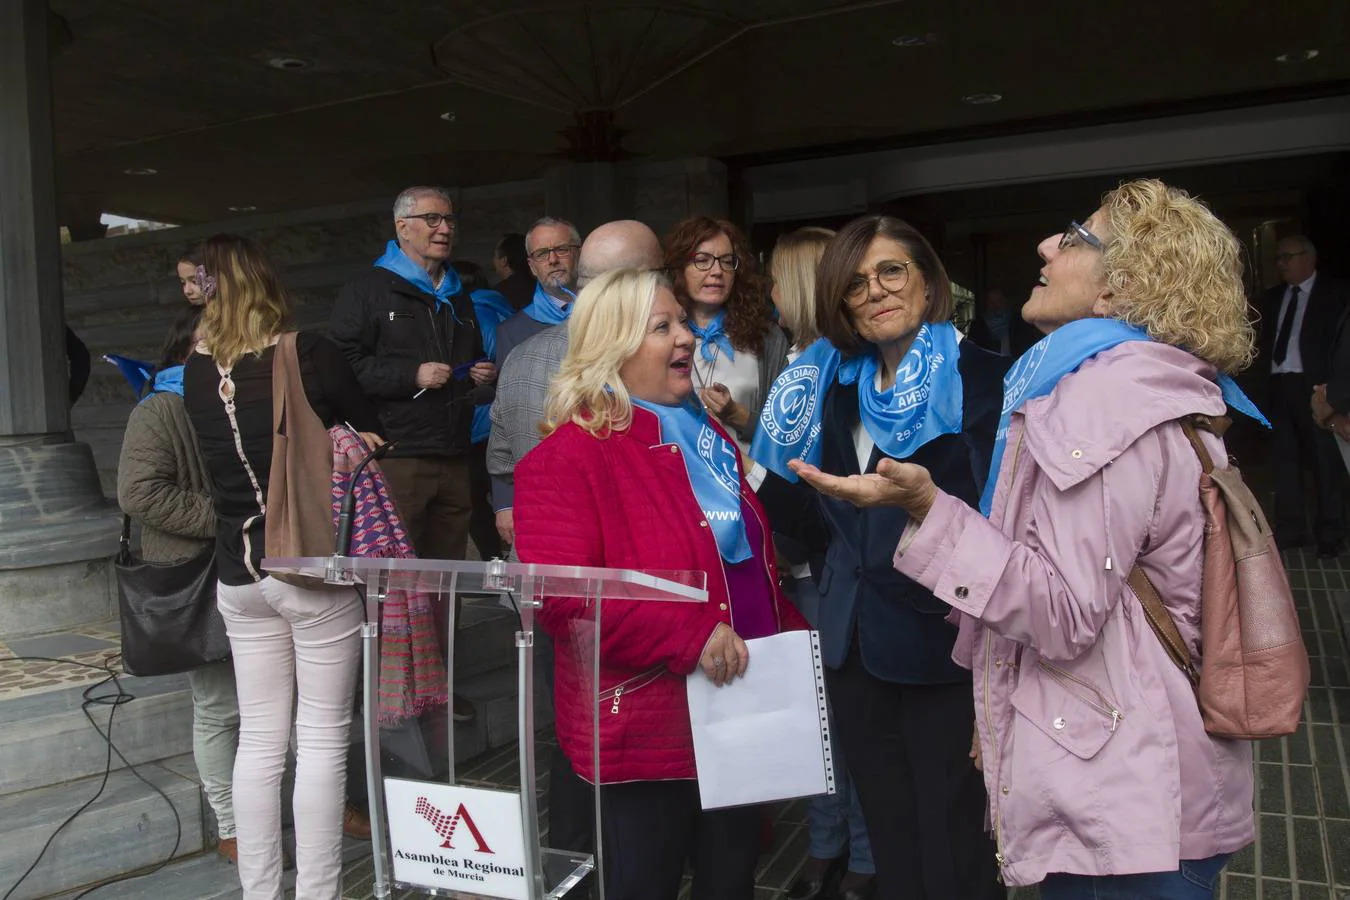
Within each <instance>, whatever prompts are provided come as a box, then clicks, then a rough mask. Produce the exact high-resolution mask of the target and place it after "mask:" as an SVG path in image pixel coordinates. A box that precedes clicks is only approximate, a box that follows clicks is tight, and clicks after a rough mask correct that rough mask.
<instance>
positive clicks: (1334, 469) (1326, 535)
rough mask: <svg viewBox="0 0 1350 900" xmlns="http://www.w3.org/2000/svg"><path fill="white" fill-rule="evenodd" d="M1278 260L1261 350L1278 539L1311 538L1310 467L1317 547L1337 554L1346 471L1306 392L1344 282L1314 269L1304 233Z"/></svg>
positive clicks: (1327, 348) (1331, 331) (1321, 372)
mask: <svg viewBox="0 0 1350 900" xmlns="http://www.w3.org/2000/svg"><path fill="white" fill-rule="evenodd" d="M1275 262H1276V264H1277V266H1278V267H1279V270H1280V280H1281V284H1279V285H1277V286H1276V287H1273V288H1271V289H1270V290H1269V291H1267V292H1266V293H1265V296H1264V297H1263V302H1262V308H1261V314H1262V334H1261V355H1262V357H1263V358H1264V359H1265V360H1266V361H1267V362H1268V364H1269V366H1270V420H1271V424H1272V425H1273V426H1274V430H1273V434H1272V437H1273V440H1274V454H1273V466H1272V468H1273V469H1274V474H1275V540H1276V542H1277V543H1278V544H1279V545H1280V547H1281V549H1287V548H1291V547H1300V546H1303V545H1305V544H1306V543H1308V537H1309V535H1308V527H1307V526H1308V522H1307V511H1306V509H1305V501H1304V493H1303V473H1304V471H1305V470H1306V469H1311V470H1312V473H1313V478H1314V481H1313V485H1314V494H1313V496H1314V497H1315V498H1316V502H1317V507H1316V514H1315V516H1314V522H1313V529H1314V531H1313V537H1314V539H1315V542H1316V547H1317V555H1318V556H1321V557H1324V558H1329V557H1333V556H1335V555H1336V554H1337V552H1338V551H1339V549H1340V546H1341V542H1342V539H1343V538H1344V509H1343V505H1344V497H1343V496H1342V486H1343V483H1344V478H1345V473H1344V469H1343V468H1342V465H1341V460H1340V454H1339V453H1338V451H1337V449H1336V444H1335V440H1334V439H1333V438H1332V436H1331V435H1329V434H1327V433H1326V432H1325V431H1322V430H1320V429H1318V428H1317V426H1316V423H1315V422H1314V421H1313V416H1312V411H1311V410H1310V409H1309V398H1311V396H1312V394H1313V389H1314V388H1315V387H1316V386H1317V385H1321V384H1325V383H1326V382H1327V378H1328V374H1329V371H1330V369H1331V356H1332V343H1333V341H1334V340H1335V337H1336V325H1337V323H1338V322H1339V321H1340V318H1341V314H1342V313H1343V312H1344V311H1345V308H1346V302H1347V299H1348V298H1347V296H1346V295H1347V291H1346V286H1345V284H1344V283H1343V282H1339V281H1337V280H1336V279H1333V278H1328V277H1326V276H1324V275H1320V274H1318V272H1317V250H1316V249H1315V248H1314V247H1313V244H1312V241H1310V240H1308V239H1307V238H1306V237H1303V236H1301V235H1293V236H1290V237H1287V238H1284V239H1282V240H1281V241H1280V242H1279V244H1278V245H1277V247H1276V255H1275Z"/></svg>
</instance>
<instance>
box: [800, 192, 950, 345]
mask: <svg viewBox="0 0 1350 900" xmlns="http://www.w3.org/2000/svg"><path fill="white" fill-rule="evenodd" d="M879 237H884V238H890V239H891V240H893V241H898V242H899V243H900V244H902V245H903V246H904V248H905V250H907V251H908V252H909V257H910V259H911V260H913V261H914V265H916V266H917V267H918V269H919V271H920V272H922V273H923V277H924V281H926V282H927V283H928V286H929V287H930V288H932V291H933V293H932V296H931V297H930V298H929V299H928V312H927V314H926V315H925V316H924V320H925V321H928V322H945V321H947V320H948V319H950V318H951V317H952V282H951V279H949V278H948V277H947V269H946V267H944V266H943V265H942V260H941V259H939V258H938V255H937V252H936V251H935V250H934V249H933V245H932V244H930V243H928V240H927V239H926V238H925V237H924V236H923V235H922V234H920V233H919V230H918V229H917V228H915V227H914V226H913V225H910V224H909V223H908V222H906V221H904V220H903V219H898V218H896V217H895V216H887V215H879V214H874V215H869V216H863V217H861V218H858V219H854V220H853V221H852V222H849V223H848V224H847V225H845V226H844V227H843V228H841V229H839V233H838V234H836V235H835V236H834V239H833V240H832V241H830V243H829V244H828V245H827V246H826V247H825V255H824V256H822V257H821V258H820V268H819V269H818V270H817V273H816V324H817V325H819V326H820V333H821V334H822V335H824V336H825V337H827V338H829V339H830V343H831V344H834V346H835V348H836V349H838V350H839V352H840V353H843V354H844V355H846V356H847V355H852V354H855V353H858V352H860V351H861V350H862V349H863V344H864V341H863V340H862V339H861V338H860V337H858V333H857V332H856V331H855V330H854V328H853V321H852V319H851V318H850V317H849V311H848V301H847V300H846V299H845V298H844V293H845V291H847V289H848V283H849V281H850V280H851V279H852V278H853V276H854V275H856V274H857V272H858V266H859V265H860V264H861V263H862V260H863V257H864V256H866V255H867V248H868V247H870V246H871V245H872V241H873V240H875V239H876V238H879Z"/></svg>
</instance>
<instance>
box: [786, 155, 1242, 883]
mask: <svg viewBox="0 0 1350 900" xmlns="http://www.w3.org/2000/svg"><path fill="white" fill-rule="evenodd" d="M1038 250H1039V253H1040V255H1041V258H1042V259H1044V260H1045V266H1044V267H1043V268H1042V269H1041V278H1040V284H1039V285H1038V286H1037V287H1036V288H1035V289H1034V290H1033V291H1032V295H1031V299H1030V300H1028V301H1027V304H1026V306H1025V308H1024V309H1023V313H1022V315H1023V317H1024V318H1025V319H1026V320H1027V321H1028V322H1031V323H1032V324H1034V325H1036V326H1037V327H1039V328H1040V329H1041V330H1042V331H1044V332H1046V334H1047V336H1046V337H1045V338H1043V339H1042V340H1041V341H1040V342H1039V343H1038V344H1036V345H1035V346H1034V347H1032V349H1031V350H1030V351H1028V352H1027V353H1026V354H1025V355H1024V356H1023V357H1022V358H1021V359H1020V360H1018V362H1017V363H1016V365H1014V366H1013V369H1012V370H1011V371H1010V372H1009V373H1008V376H1007V378H1006V380H1005V382H1004V385H1005V395H1004V402H1003V418H1002V421H1001V423H1000V426H999V433H998V437H997V443H996V446H995V457H994V459H995V462H994V467H993V469H992V470H991V472H990V476H989V481H988V483H987V485H986V487H985V492H984V498H983V500H982V503H981V511H982V513H983V515H982V514H981V512H976V511H975V510H973V509H970V508H969V507H968V506H966V505H965V504H963V503H961V502H960V501H959V500H956V499H954V498H952V497H950V496H948V495H946V494H945V493H943V492H942V491H940V490H938V489H937V488H936V487H935V486H934V484H933V482H932V480H931V479H930V478H929V476H928V473H927V472H926V471H925V470H924V469H922V468H920V467H918V466H912V465H905V464H901V463H894V462H891V463H887V464H886V465H884V466H882V467H878V472H877V473H876V474H873V475H867V476H854V477H852V478H849V479H841V478H832V477H829V476H822V475H820V474H819V473H818V472H816V471H814V470H811V469H810V468H809V467H800V471H799V474H801V475H802V476H803V477H804V478H805V479H806V480H808V481H810V482H811V483H812V484H814V485H815V486H816V487H817V488H818V489H820V490H822V491H824V492H827V493H830V494H833V495H836V496H843V497H846V498H847V499H850V500H852V501H853V502H854V503H857V504H858V505H862V506H868V505H894V506H900V507H902V508H904V509H906V510H907V511H908V512H909V514H910V517H911V518H910V521H911V524H910V526H909V527H908V528H907V529H906V531H905V533H904V534H903V535H902V537H901V540H900V543H899V547H898V548H897V550H896V553H895V567H896V568H897V569H898V570H899V571H901V572H902V573H904V574H906V575H908V576H910V577H911V578H913V579H915V580H916V581H918V582H919V583H921V584H923V585H925V586H927V587H929V588H930V589H932V590H933V592H934V593H935V594H936V595H937V596H938V597H940V598H941V599H942V600H944V601H946V602H947V603H948V604H950V605H951V606H952V607H954V608H955V610H956V614H955V619H956V620H958V621H959V625H960V634H959V637H958V638H957V642H956V647H955V650H954V652H953V657H954V658H955V659H956V661H957V662H959V663H960V664H962V665H964V666H966V667H968V668H971V669H973V670H974V672H975V722H976V731H977V743H976V746H975V747H974V748H972V754H973V755H975V756H976V757H977V759H978V760H979V761H981V762H982V765H983V770H984V776H985V783H986V786H987V788H988V794H989V803H990V805H989V822H990V823H991V826H992V828H993V832H994V837H995V839H996V840H997V844H998V862H999V866H1000V868H1001V870H1002V874H1003V877H1004V880H1005V881H1006V882H1007V883H1008V884H1012V885H1028V884H1035V883H1040V886H1041V887H1040V892H1041V897H1043V898H1044V900H1076V898H1085V897H1106V896H1109V897H1112V898H1119V900H1134V898H1150V900H1183V898H1184V900H1191V898H1194V900H1200V898H1210V897H1212V896H1213V892H1214V887H1215V885H1216V884H1217V883H1218V879H1219V873H1220V871H1221V870H1222V869H1223V866H1224V865H1225V863H1226V862H1227V860H1228V857H1229V856H1230V855H1231V854H1232V853H1234V852H1236V851H1238V850H1240V849H1241V848H1242V847H1244V846H1246V845H1247V844H1248V843H1250V842H1251V841H1252V839H1253V817H1252V766H1251V747H1250V745H1249V744H1248V743H1247V742H1245V741H1233V740H1223V739H1218V738H1212V737H1210V736H1209V735H1208V734H1207V733H1206V732H1205V727H1204V724H1203V723H1202V721H1201V718H1200V711H1199V708H1198V706H1197V704H1196V698H1195V693H1194V691H1193V690H1192V688H1191V684H1190V682H1189V681H1188V679H1187V677H1186V675H1185V674H1183V673H1182V672H1181V670H1180V669H1178V668H1177V666H1176V665H1174V664H1173V663H1172V661H1171V660H1170V658H1169V657H1168V655H1167V652H1166V651H1165V650H1164V649H1163V646H1162V644H1161V642H1160V641H1159V639H1158V638H1157V636H1156V635H1155V634H1154V633H1153V630H1152V629H1151V628H1150V626H1149V624H1148V622H1147V620H1146V618H1145V613H1144V609H1143V607H1142V605H1141V604H1140V602H1139V600H1138V598H1137V597H1136V595H1135V594H1134V592H1133V591H1132V589H1131V588H1130V587H1129V586H1128V585H1127V583H1126V579H1127V578H1128V577H1129V575H1130V572H1131V570H1133V569H1134V568H1135V567H1136V566H1138V567H1139V568H1140V569H1142V571H1143V572H1144V574H1145V575H1147V577H1148V579H1149V580H1150V581H1151V582H1152V583H1153V585H1154V586H1155V588H1156V589H1157V592H1158V593H1159V595H1160V596H1161V597H1162V598H1163V600H1164V602H1165V603H1166V605H1167V607H1168V610H1169V612H1170V613H1171V615H1172V618H1173V619H1174V620H1175V621H1176V624H1177V626H1178V628H1179V629H1180V631H1181V633H1182V635H1183V637H1184V638H1185V640H1186V642H1187V644H1188V646H1189V647H1190V650H1191V653H1192V655H1193V656H1195V657H1198V656H1199V654H1200V652H1201V651H1202V650H1203V648H1201V647H1199V633H1200V632H1199V620H1200V612H1201V610H1200V573H1201V555H1202V551H1203V542H1204V523H1205V519H1204V513H1203V510H1202V509H1201V504H1200V497H1199V492H1198V490H1197V485H1198V482H1199V477H1200V463H1199V461H1198V458H1197V455H1196V452H1195V450H1194V449H1193V448H1192V446H1191V444H1190V442H1189V441H1188V439H1187V437H1186V435H1185V433H1184V431H1183V429H1182V426H1181V424H1180V423H1179V422H1178V419H1180V418H1181V417H1184V416H1188V415H1192V414H1201V415H1204V416H1210V417H1220V416H1223V415H1224V413H1225V411H1226V408H1232V409H1234V410H1237V411H1239V412H1243V413H1245V414H1247V415H1251V416H1253V417H1255V418H1257V419H1261V415H1260V413H1259V412H1258V411H1257V410H1256V408H1255V407H1254V406H1252V405H1251V402H1250V401H1249V400H1247V398H1246V397H1244V396H1243V395H1242V393H1241V391H1239V390H1238V389H1237V387H1236V385H1235V384H1234V383H1233V381H1232V379H1231V378H1230V377H1229V375H1230V374H1231V373H1234V372H1236V371H1238V370H1239V369H1241V368H1242V367H1243V366H1245V365H1247V364H1248V363H1249V362H1250V360H1251V358H1252V343H1253V336H1252V330H1251V327H1250V325H1249V324H1248V322H1247V304H1246V299H1245V295H1244V293H1243V285H1242V262H1241V254H1242V251H1241V245H1240V244H1239V243H1238V241H1237V239H1236V238H1235V237H1234V236H1233V234H1232V233H1231V232H1230V231H1229V230H1228V228H1227V227H1225V226H1224V224H1223V223H1222V222H1220V221H1219V220H1218V219H1217V218H1216V217H1215V216H1214V215H1213V214H1212V213H1211V212H1210V211H1209V210H1208V209H1207V208H1206V207H1205V206H1204V205H1202V204H1201V203H1199V202H1198V201H1196V200H1194V199H1192V198H1191V197H1189V196H1188V195H1187V194H1186V193H1185V192H1183V191H1180V190H1177V189H1175V188H1171V187H1168V186H1167V185H1165V184H1163V183H1162V182H1160V181H1155V180H1140V181H1132V182H1129V183H1126V184H1123V185H1121V186H1120V187H1119V188H1117V189H1116V190H1114V191H1111V192H1110V193H1108V194H1107V195H1106V196H1105V198H1104V199H1103V201H1102V206H1101V208H1100V209H1098V210H1097V211H1096V212H1094V213H1093V214H1092V215H1091V216H1090V217H1089V218H1088V219H1087V221H1086V222H1084V223H1083V224H1081V225H1080V224H1078V223H1077V222H1073V223H1070V225H1069V227H1068V229H1066V230H1065V232H1064V233H1063V234H1062V235H1054V236H1052V237H1049V238H1046V239H1045V240H1044V241H1042V242H1041V245H1040V247H1039V248H1038ZM1261 420H1262V421H1264V420H1263V419H1261ZM1216 430H1219V431H1221V430H1222V429H1216ZM1201 440H1203V442H1204V444H1205V446H1206V448H1207V449H1208V451H1209V453H1210V455H1211V456H1212V457H1213V458H1214V459H1223V458H1225V457H1226V455H1227V454H1226V452H1225V450H1224V445H1223V441H1222V439H1221V438H1220V437H1219V436H1218V435H1216V434H1211V433H1207V432H1201ZM986 516H987V519H986V518H985V517H986Z"/></svg>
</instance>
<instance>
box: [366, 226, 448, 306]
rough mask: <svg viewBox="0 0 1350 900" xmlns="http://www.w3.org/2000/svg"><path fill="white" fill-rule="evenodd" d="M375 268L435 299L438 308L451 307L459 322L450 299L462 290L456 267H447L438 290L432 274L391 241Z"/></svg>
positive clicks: (396, 243)
mask: <svg viewBox="0 0 1350 900" xmlns="http://www.w3.org/2000/svg"><path fill="white" fill-rule="evenodd" d="M375 268H377V269H386V270H388V271H390V272H393V273H394V274H395V275H397V276H398V277H399V278H402V279H403V280H404V281H406V282H408V283H409V284H411V285H412V286H413V287H415V288H417V289H418V290H420V291H423V292H425V293H428V294H430V295H431V296H433V297H435V298H436V308H437V309H440V308H441V307H442V306H449V307H450V315H451V316H452V317H453V318H454V320H455V321H456V322H459V316H457V315H455V305H454V304H453V303H451V302H450V298H451V297H453V296H454V295H455V294H458V293H459V292H460V290H461V286H460V283H459V273H458V272H456V271H455V270H454V267H452V266H446V267H445V274H444V275H443V276H442V278H441V286H440V287H439V288H438V287H436V285H435V284H434V283H433V282H432V280H431V275H430V273H428V272H427V270H426V269H424V268H422V267H421V266H419V265H418V264H417V263H415V262H413V261H412V260H411V259H409V258H408V254H406V253H404V252H403V248H401V247H399V245H398V241H390V242H389V244H388V245H387V246H386V247H385V248H384V256H381V257H380V258H379V259H377V260H375ZM459 324H461V325H463V324H464V323H463V322H459Z"/></svg>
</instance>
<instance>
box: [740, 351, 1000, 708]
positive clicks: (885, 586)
mask: <svg viewBox="0 0 1350 900" xmlns="http://www.w3.org/2000/svg"><path fill="white" fill-rule="evenodd" d="M1011 363H1012V360H1011V359H1008V358H1006V357H1001V356H998V355H996V354H993V353H990V352H989V351H987V350H983V349H981V348H980V347H977V346H976V345H975V344H974V343H972V342H971V341H962V342H961V356H960V360H959V368H960V373H961V384H962V389H963V402H964V406H965V409H964V428H963V430H962V431H961V432H960V433H959V434H948V435H943V436H942V437H939V438H936V439H934V440H932V441H929V442H928V443H927V444H924V445H923V446H922V447H920V448H919V449H918V450H917V451H915V453H914V455H913V456H911V457H909V458H908V459H907V460H905V461H906V462H912V463H917V464H919V465H921V466H923V467H925V468H926V469H928V471H929V472H931V473H932V475H933V480H934V482H935V483H936V484H937V486H938V487H939V488H941V489H942V490H943V491H946V492H947V493H948V494H951V495H952V496H954V497H957V498H959V499H961V500H963V501H965V502H966V503H968V504H970V505H971V506H979V503H980V492H981V491H982V490H983V489H984V482H985V478H986V476H987V475H988V473H989V459H990V456H991V454H992V452H993V447H994V432H995V430H996V429H997V428H998V419H999V413H1000V412H1001V409H1002V405H1003V375H1004V374H1005V372H1006V371H1007V369H1008V367H1009V365H1011ZM858 422H859V413H858V389H857V387H856V386H854V385H841V384H835V385H834V386H833V387H832V388H831V389H830V391H829V393H828V394H827V395H826V398H825V407H824V412H823V419H822V426H823V427H822V433H821V464H820V468H821V469H822V470H823V471H826V472H830V473H832V474H835V475H856V474H860V473H859V471H858V456H857V453H856V451H855V450H854V447H853V429H854V428H855V427H856V426H857V424H858ZM883 456H884V454H883V453H882V452H881V451H880V449H875V450H873V451H872V458H871V460H869V461H868V465H867V471H868V472H874V471H876V467H877V463H878V462H880V461H881V459H882V458H883ZM759 498H760V500H761V501H762V502H763V504H764V507H765V509H766V510H767V511H768V514H769V521H770V524H771V525H772V526H773V528H774V530H775V531H777V532H780V533H782V534H784V535H786V536H788V537H790V538H792V539H794V540H796V541H798V542H799V543H800V544H802V545H803V547H804V548H805V549H806V550H807V551H808V552H810V553H811V554H812V555H813V557H815V559H816V560H818V559H819V557H816V556H815V554H818V553H823V554H824V565H823V567H822V568H821V569H820V570H819V571H818V572H817V573H816V574H817V576H818V581H819V587H820V622H819V630H820V638H821V645H822V650H823V651H824V661H825V664H826V665H827V666H829V667H830V668H832V669H838V668H841V667H843V665H844V663H845V662H846V661H847V660H848V657H849V654H850V653H852V652H853V650H854V647H855V646H856V648H857V651H858V652H860V653H861V654H862V663H863V666H864V667H865V668H866V669H867V671H868V672H869V673H871V674H872V675H873V676H875V677H877V678H880V679H882V680H884V681H892V682H898V683H901V684H951V683H956V682H961V681H969V680H970V672H969V671H967V670H966V669H963V668H961V667H960V666H958V665H956V663H954V662H952V658H951V657H952V644H953V643H954V642H955V640H956V628H955V627H954V626H952V625H950V624H949V623H948V622H947V621H946V617H947V615H948V613H950V612H951V607H949V606H948V605H947V604H946V603H943V602H942V601H941V600H939V599H937V598H936V597H934V596H933V594H932V592H930V591H928V590H927V589H925V588H923V587H922V586H920V585H919V584H917V583H915V582H914V581H911V580H910V579H909V578H907V577H906V576H904V575H901V574H900V573H899V572H897V571H896V570H895V566H894V564H893V563H892V559H893V557H894V556H895V548H896V545H897V544H899V542H900V533H901V532H902V531H904V529H905V525H906V524H907V523H908V521H909V514H908V513H906V512H905V511H904V510H902V509H900V508H898V507H876V508H872V509H858V508H857V507H855V506H853V505H852V504H850V503H848V502H846V501H843V500H839V499H837V498H833V497H825V496H823V495H821V494H819V493H817V492H816V491H815V490H813V489H812V488H810V487H809V486H807V485H806V484H805V483H799V484H795V485H793V484H789V483H788V482H787V481H785V480H784V479H782V478H779V477H778V476H776V475H773V474H772V473H770V474H769V475H768V477H767V478H766V479H765V481H764V484H763V485H762V486H761V487H760V490H759ZM816 564H818V563H816Z"/></svg>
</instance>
